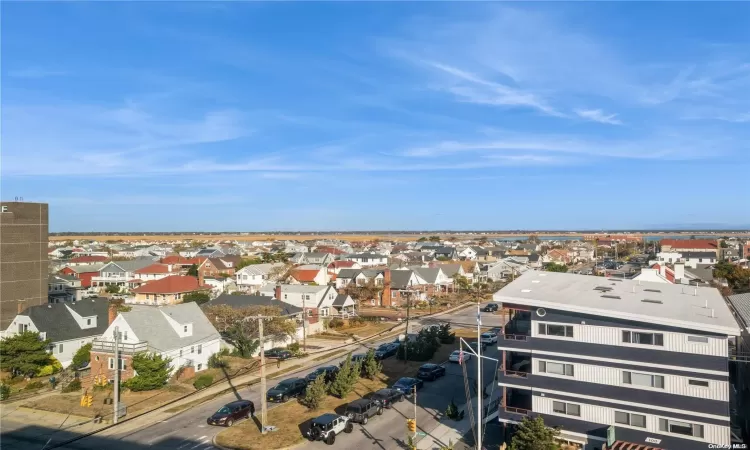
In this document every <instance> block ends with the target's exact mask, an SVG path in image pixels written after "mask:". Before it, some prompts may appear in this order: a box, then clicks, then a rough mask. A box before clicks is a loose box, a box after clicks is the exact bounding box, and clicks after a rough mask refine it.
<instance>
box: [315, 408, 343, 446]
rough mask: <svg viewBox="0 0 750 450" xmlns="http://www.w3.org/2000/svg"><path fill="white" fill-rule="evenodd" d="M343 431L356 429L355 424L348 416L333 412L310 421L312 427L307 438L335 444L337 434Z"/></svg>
mask: <svg viewBox="0 0 750 450" xmlns="http://www.w3.org/2000/svg"><path fill="white" fill-rule="evenodd" d="M342 431H343V432H344V433H351V432H352V431H354V424H352V423H351V422H350V421H349V418H348V417H345V416H339V415H338V414H332V413H328V414H323V415H322V416H318V417H316V418H314V419H313V420H312V422H311V423H310V429H309V430H307V439H309V440H311V441H323V442H325V443H326V444H328V445H333V443H334V442H336V435H337V434H340V433H341V432H342Z"/></svg>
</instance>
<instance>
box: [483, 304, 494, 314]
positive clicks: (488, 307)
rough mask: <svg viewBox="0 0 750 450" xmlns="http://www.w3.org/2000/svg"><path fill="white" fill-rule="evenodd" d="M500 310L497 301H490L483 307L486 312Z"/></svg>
mask: <svg viewBox="0 0 750 450" xmlns="http://www.w3.org/2000/svg"><path fill="white" fill-rule="evenodd" d="M497 310H498V306H497V303H488V304H486V305H485V306H484V308H482V311H484V312H495V311H497Z"/></svg>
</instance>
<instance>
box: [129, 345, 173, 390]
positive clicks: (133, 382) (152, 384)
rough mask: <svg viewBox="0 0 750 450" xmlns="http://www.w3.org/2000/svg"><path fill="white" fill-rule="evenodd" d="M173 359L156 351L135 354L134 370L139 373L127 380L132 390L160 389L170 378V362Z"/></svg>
mask: <svg viewBox="0 0 750 450" xmlns="http://www.w3.org/2000/svg"><path fill="white" fill-rule="evenodd" d="M171 362H172V360H171V359H170V358H165V357H163V356H161V355H159V354H156V353H145V352H142V353H136V354H135V355H133V370H134V371H135V372H136V373H137V374H138V375H136V376H134V377H133V378H131V379H129V380H128V381H126V382H125V386H126V387H127V388H128V389H130V390H131V391H151V390H154V389H160V388H161V387H162V386H164V385H165V384H167V380H168V379H169V363H171Z"/></svg>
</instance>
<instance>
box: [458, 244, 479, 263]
mask: <svg viewBox="0 0 750 450" xmlns="http://www.w3.org/2000/svg"><path fill="white" fill-rule="evenodd" d="M457 251H458V257H459V258H461V259H464V260H467V261H473V260H475V259H477V251H476V250H474V249H473V248H472V247H463V248H461V247H459V248H458V249H457Z"/></svg>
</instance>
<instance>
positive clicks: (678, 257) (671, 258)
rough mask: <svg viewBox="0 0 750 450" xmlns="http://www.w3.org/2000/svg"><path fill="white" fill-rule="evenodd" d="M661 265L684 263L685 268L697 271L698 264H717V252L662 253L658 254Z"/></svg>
mask: <svg viewBox="0 0 750 450" xmlns="http://www.w3.org/2000/svg"><path fill="white" fill-rule="evenodd" d="M654 262H658V263H659V264H665V263H684V264H685V267H690V268H693V269H695V268H696V267H698V264H716V252H711V251H705V252H660V253H657V254H656V260H655V261H651V263H652V264H653V263H654Z"/></svg>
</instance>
